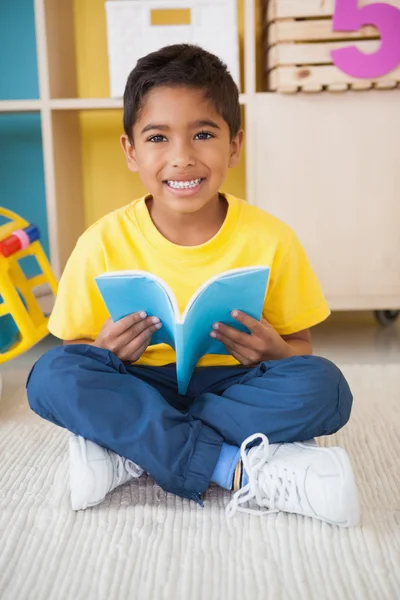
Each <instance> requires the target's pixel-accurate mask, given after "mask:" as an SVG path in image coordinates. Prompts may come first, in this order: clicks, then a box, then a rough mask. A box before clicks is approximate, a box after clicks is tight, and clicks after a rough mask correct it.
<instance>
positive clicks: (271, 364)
mask: <svg viewBox="0 0 400 600" xmlns="http://www.w3.org/2000/svg"><path fill="white" fill-rule="evenodd" d="M27 392H28V401H29V404H30V406H31V408H32V410H34V411H35V412H36V413H37V414H38V415H40V416H41V417H43V418H44V419H47V420H48V421H51V422H52V423H55V424H56V425H59V426H60V427H65V428H66V429H68V430H69V431H71V432H73V433H75V434H78V435H81V436H83V437H84V438H86V439H88V440H92V441H93V442H96V443H97V444H99V445H100V446H103V447H104V448H108V449H110V450H112V451H114V452H116V453H117V454H119V455H120V456H123V457H125V458H128V459H130V460H132V461H133V462H135V463H137V464H138V465H140V466H141V467H142V468H143V469H144V470H145V471H147V473H149V474H150V475H151V476H152V477H153V478H154V479H155V480H156V481H157V483H158V484H159V485H160V486H161V487H162V488H163V489H164V490H166V491H168V492H172V493H174V494H177V495H179V496H182V497H185V498H190V499H193V500H196V501H199V500H200V495H201V493H202V492H204V490H205V489H206V488H207V487H208V485H209V482H210V479H211V476H212V474H213V471H214V467H215V465H216V463H217V460H218V457H219V454H220V450H221V446H222V443H223V442H226V443H228V444H232V445H235V446H240V444H241V443H242V442H243V440H244V439H245V438H246V437H247V436H249V435H251V434H253V433H259V432H260V433H264V434H265V435H267V436H268V438H269V440H270V442H271V443H273V442H292V441H296V440H297V441H300V440H306V439H310V438H313V437H317V436H321V435H328V434H331V433H334V432H336V431H337V430H338V429H340V428H341V427H343V425H344V424H345V423H346V422H347V421H348V419H349V417H350V411H351V405H352V394H351V392H350V389H349V386H348V384H347V382H346V380H345V379H344V377H343V375H342V373H341V372H340V371H339V369H338V368H337V367H336V366H335V365H334V364H332V363H331V362H329V361H328V360H326V359H323V358H318V357H315V356H298V357H293V358H288V359H285V360H271V361H267V362H262V363H260V364H259V365H258V366H257V367H254V368H247V367H241V366H233V367H198V368H197V369H196V370H195V373H194V375H193V377H192V381H191V384H190V387H189V389H188V393H187V395H186V396H180V395H179V394H178V392H177V382H176V374H175V366H174V365H166V366H163V367H145V366H140V365H132V366H127V365H126V364H124V363H123V362H122V361H121V360H119V359H118V358H117V357H116V356H115V355H114V354H113V353H112V352H110V351H108V350H103V349H100V348H95V347H93V346H89V345H86V344H79V345H78V344H76V345H75V344H74V345H67V346H60V347H57V348H54V349H52V350H50V351H49V352H47V353H46V354H44V355H43V356H42V357H41V358H40V359H39V360H38V361H37V363H36V364H35V365H34V367H33V369H32V371H31V373H30V375H29V377H28V381H27Z"/></svg>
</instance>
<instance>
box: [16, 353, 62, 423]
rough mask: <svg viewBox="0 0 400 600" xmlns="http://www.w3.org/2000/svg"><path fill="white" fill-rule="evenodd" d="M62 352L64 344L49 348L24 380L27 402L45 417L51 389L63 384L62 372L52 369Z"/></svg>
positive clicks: (60, 357)
mask: <svg viewBox="0 0 400 600" xmlns="http://www.w3.org/2000/svg"><path fill="white" fill-rule="evenodd" d="M64 353H65V347H64V346H58V347H57V348H53V349H51V350H49V351H48V352H46V353H45V354H43V355H42V356H41V357H40V358H39V359H38V360H37V361H36V363H35V364H34V365H33V367H32V369H31V371H30V373H29V375H28V378H27V381H26V392H27V397H28V403H29V406H30V407H31V409H32V410H33V411H34V412H36V413H37V414H39V415H40V416H41V417H45V414H44V413H45V412H46V404H47V399H48V397H49V395H50V392H51V390H54V389H55V386H57V387H58V386H59V385H63V382H62V379H63V378H62V373H60V371H59V370H57V371H56V369H54V363H55V362H56V361H59V360H60V359H62V357H63V355H64ZM60 375H61V376H60Z"/></svg>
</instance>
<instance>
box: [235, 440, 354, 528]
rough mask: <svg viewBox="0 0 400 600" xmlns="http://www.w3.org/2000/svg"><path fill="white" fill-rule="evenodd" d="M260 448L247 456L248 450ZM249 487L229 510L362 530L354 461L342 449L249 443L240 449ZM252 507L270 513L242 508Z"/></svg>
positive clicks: (243, 489) (309, 445) (310, 445)
mask: <svg viewBox="0 0 400 600" xmlns="http://www.w3.org/2000/svg"><path fill="white" fill-rule="evenodd" d="M258 438H261V440H262V441H261V444H260V445H259V446H255V447H254V448H251V449H250V450H249V451H246V447H247V446H248V444H250V443H251V442H253V441H254V440H256V439H258ZM240 453H241V457H242V461H243V466H244V468H245V470H246V472H247V475H248V478H249V481H248V484H247V485H245V486H244V487H242V488H241V489H240V490H238V491H237V492H236V493H235V494H234V496H233V498H232V500H231V501H230V502H229V504H228V506H227V507H226V512H227V514H228V515H229V516H233V515H234V514H235V512H236V511H241V512H248V513H254V514H265V513H271V512H278V511H285V512H292V513H297V514H299V515H304V516H307V517H314V518H315V519H320V520H321V521H326V522H327V523H331V524H334V525H339V526H341V527H352V526H354V525H357V523H358V522H359V519H360V508H359V502H358V494H357V488H356V483H355V480H354V475H353V470H352V468H351V465H350V461H349V457H348V456H347V453H346V451H345V450H343V448H338V447H334V448H321V447H319V446H316V445H314V444H310V443H308V444H307V443H305V444H304V443H300V442H299V443H297V442H295V443H293V444H269V442H268V438H267V437H266V436H265V435H263V434H259V433H257V434H255V435H252V436H250V437H249V438H247V439H246V440H245V441H244V442H243V444H242V445H241V448H240ZM248 501H252V504H255V505H256V506H259V507H261V508H266V509H267V510H258V509H253V508H243V507H242V506H241V505H242V504H244V503H245V502H248Z"/></svg>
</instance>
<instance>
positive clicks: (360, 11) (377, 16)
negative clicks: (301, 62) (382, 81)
mask: <svg viewBox="0 0 400 600" xmlns="http://www.w3.org/2000/svg"><path fill="white" fill-rule="evenodd" d="M363 25H374V26H375V27H377V28H378V29H379V32H380V36H381V46H380V48H379V50H377V51H376V52H374V53H373V54H364V53H363V52H360V50H358V49H357V48H356V46H348V47H347V48H341V49H340V50H333V51H332V52H331V56H332V59H333V62H334V63H335V65H336V66H337V67H338V68H339V69H340V70H341V71H343V72H344V73H347V74H348V75H351V76H352V77H359V78H361V79H372V78H375V77H380V76H382V75H386V73H389V72H390V71H392V70H393V69H395V68H396V67H398V66H399V64H400V10H399V9H398V8H396V7H394V6H391V5H389V4H386V3H383V2H382V3H380V4H377V3H376V4H369V5H367V6H363V7H361V8H358V7H357V0H336V8H335V14H334V16H333V31H358V30H359V29H361V27H362V26H363Z"/></svg>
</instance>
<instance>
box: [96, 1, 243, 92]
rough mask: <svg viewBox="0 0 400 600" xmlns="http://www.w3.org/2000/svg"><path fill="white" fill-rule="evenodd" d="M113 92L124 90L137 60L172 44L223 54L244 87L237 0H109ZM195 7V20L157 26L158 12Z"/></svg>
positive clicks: (109, 36)
mask: <svg viewBox="0 0 400 600" xmlns="http://www.w3.org/2000/svg"><path fill="white" fill-rule="evenodd" d="M105 6H106V17H107V41H108V62H109V72H110V94H111V96H112V97H114V98H116V97H121V96H122V95H123V92H124V89H125V84H126V80H127V77H128V75H129V73H130V71H131V70H132V69H133V67H134V66H135V64H136V61H137V60H138V59H139V58H140V57H142V56H144V55H146V54H148V53H149V52H153V51H155V50H158V49H159V48H161V47H163V46H167V45H170V44H182V43H191V44H197V45H198V46H201V47H202V48H204V49H205V50H208V51H209V52H212V53H213V54H216V55H217V56H219V57H220V58H221V59H222V60H223V61H224V62H225V63H226V64H227V66H228V68H229V70H230V72H231V74H232V77H233V79H234V80H235V82H236V84H237V85H238V87H239V88H240V69H239V40H238V24H237V6H236V0H188V1H186V0H158V1H155V2H154V1H152V0H147V1H146V0H108V1H107V2H106V3H105ZM174 9H175V10H176V9H188V10H190V24H187V25H154V24H152V23H154V21H155V19H154V14H155V13H154V11H165V10H174Z"/></svg>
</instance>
